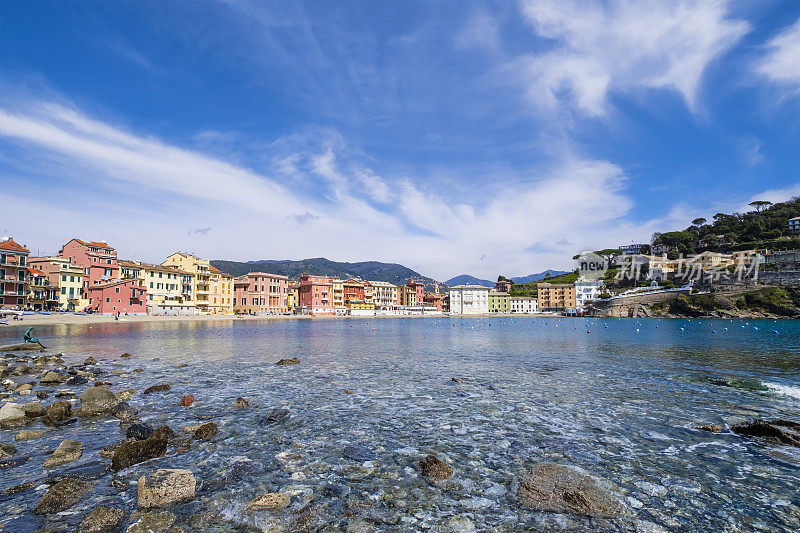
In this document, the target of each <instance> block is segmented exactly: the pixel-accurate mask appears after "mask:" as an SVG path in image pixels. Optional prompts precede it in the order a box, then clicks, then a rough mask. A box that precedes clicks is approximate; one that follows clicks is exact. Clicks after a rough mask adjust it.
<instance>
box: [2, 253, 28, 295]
mask: <svg viewBox="0 0 800 533" xmlns="http://www.w3.org/2000/svg"><path fill="white" fill-rule="evenodd" d="M28 253H29V250H28V249H27V248H25V247H24V246H22V245H21V244H17V243H16V242H14V239H12V238H11V237H9V238H7V239H4V240H2V241H0V306H3V307H25V297H26V293H27V287H28V266H27V265H28Z"/></svg>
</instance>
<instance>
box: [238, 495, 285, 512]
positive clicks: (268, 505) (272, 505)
mask: <svg viewBox="0 0 800 533" xmlns="http://www.w3.org/2000/svg"><path fill="white" fill-rule="evenodd" d="M291 501H292V498H291V496H289V495H288V494H284V493H282V492H268V493H267V494H262V495H261V496H259V497H257V498H255V499H253V500H250V501H249V502H247V506H246V507H247V508H248V509H251V510H257V509H283V508H285V507H289V504H290V503H291Z"/></svg>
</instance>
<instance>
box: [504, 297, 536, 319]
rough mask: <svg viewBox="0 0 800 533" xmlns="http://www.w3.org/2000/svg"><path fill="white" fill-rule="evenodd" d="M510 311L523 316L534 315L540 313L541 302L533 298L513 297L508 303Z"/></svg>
mask: <svg viewBox="0 0 800 533" xmlns="http://www.w3.org/2000/svg"><path fill="white" fill-rule="evenodd" d="M508 310H509V311H510V312H512V313H516V314H521V315H532V314H533V313H537V312H538V311H539V302H538V300H536V298H533V297H532V296H512V297H511V298H510V299H509V302H508Z"/></svg>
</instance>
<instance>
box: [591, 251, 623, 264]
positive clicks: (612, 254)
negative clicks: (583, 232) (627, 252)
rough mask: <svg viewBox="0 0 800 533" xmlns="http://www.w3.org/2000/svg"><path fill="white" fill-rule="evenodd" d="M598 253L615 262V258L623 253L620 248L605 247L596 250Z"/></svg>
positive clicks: (610, 261)
mask: <svg viewBox="0 0 800 533" xmlns="http://www.w3.org/2000/svg"><path fill="white" fill-rule="evenodd" d="M595 253H596V254H597V255H602V256H603V259H605V260H606V261H608V262H609V263H613V262H614V258H615V257H617V256H618V255H622V250H620V249H619V248H605V249H604V250H597V251H595Z"/></svg>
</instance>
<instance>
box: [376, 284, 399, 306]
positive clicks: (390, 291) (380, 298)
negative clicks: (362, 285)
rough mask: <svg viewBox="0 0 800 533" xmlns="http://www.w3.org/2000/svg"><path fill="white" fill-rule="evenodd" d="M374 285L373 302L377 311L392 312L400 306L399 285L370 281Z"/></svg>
mask: <svg viewBox="0 0 800 533" xmlns="http://www.w3.org/2000/svg"><path fill="white" fill-rule="evenodd" d="M369 283H370V285H372V301H373V303H374V304H375V309H378V310H391V309H396V308H397V306H398V305H399V302H398V296H397V285H393V284H392V283H388V282H386V281H370V282H369Z"/></svg>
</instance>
